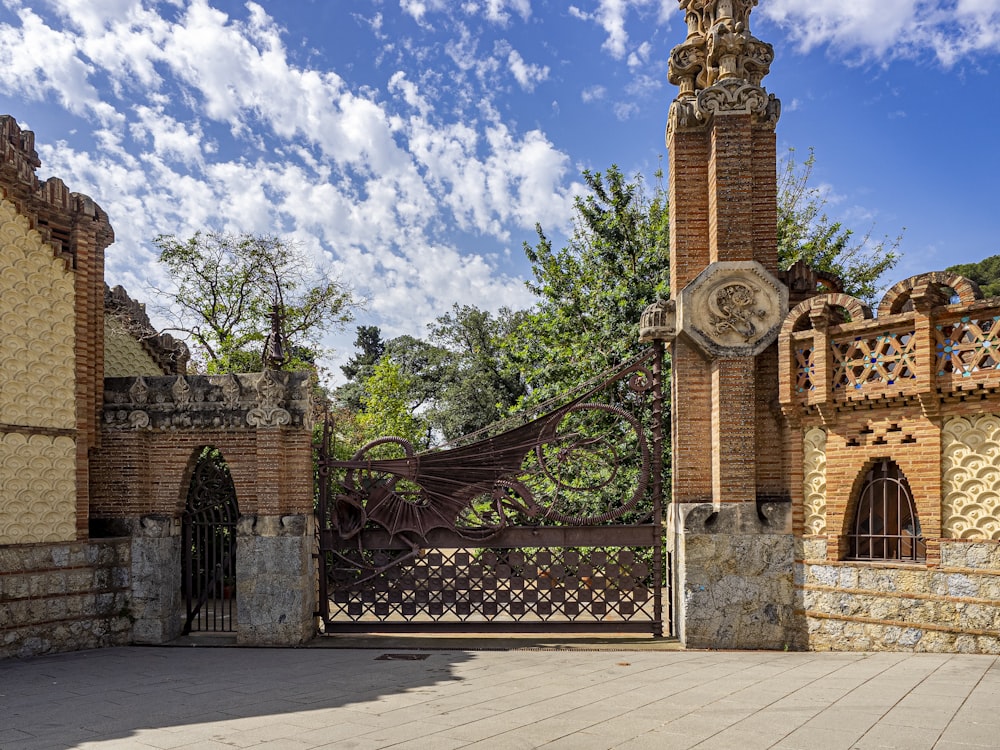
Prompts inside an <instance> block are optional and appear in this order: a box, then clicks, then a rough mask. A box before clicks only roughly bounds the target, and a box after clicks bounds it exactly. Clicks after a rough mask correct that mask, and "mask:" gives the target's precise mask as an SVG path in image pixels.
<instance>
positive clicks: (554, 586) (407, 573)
mask: <svg viewBox="0 0 1000 750" xmlns="http://www.w3.org/2000/svg"><path fill="white" fill-rule="evenodd" d="M354 554H358V553H356V552H355V553H354ZM362 554H364V553H362ZM651 555H652V551H651V550H650V549H649V548H621V547H604V548H590V549H558V548H540V549H506V550H494V549H488V548H487V549H473V548H467V549H455V550H436V551H433V552H428V553H426V554H424V555H419V556H416V557H414V558H412V559H409V560H407V561H406V562H405V563H402V564H400V565H398V566H395V567H392V568H390V569H388V570H386V571H385V572H383V573H381V574H379V575H377V576H375V577H374V578H369V579H367V580H363V581H360V582H357V583H352V582H350V581H349V578H350V577H351V575H352V573H354V572H356V571H357V570H359V569H360V566H358V567H356V568H350V567H348V559H347V556H346V555H345V557H344V559H342V562H343V563H345V564H344V566H343V567H341V568H339V570H338V569H337V568H336V567H335V568H334V573H333V581H332V583H334V584H335V585H334V587H333V593H332V596H331V610H330V617H331V618H336V619H341V618H346V619H347V620H349V621H351V622H366V621H377V622H380V623H392V622H406V623H410V622H442V621H446V622H480V623H487V622H494V621H496V620H498V619H506V620H512V621H514V622H538V623H543V622H552V621H561V622H573V621H578V620H582V619H591V618H599V619H601V620H603V621H605V622H629V621H632V620H635V619H637V618H641V619H642V620H644V621H647V620H649V619H651V618H654V617H655V614H656V613H655V611H654V610H655V607H656V601H655V596H654V592H655V589H656V588H657V587H659V586H662V583H663V582H662V581H654V575H653V565H652V559H651ZM338 573H339V575H338Z"/></svg>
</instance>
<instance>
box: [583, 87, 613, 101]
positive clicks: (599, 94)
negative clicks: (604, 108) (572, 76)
mask: <svg viewBox="0 0 1000 750" xmlns="http://www.w3.org/2000/svg"><path fill="white" fill-rule="evenodd" d="M607 93H608V90H607V89H606V88H605V87H604V86H590V87H588V88H585V89H584V90H583V91H581V92H580V98H581V99H582V100H583V101H584V102H586V103H588V104H589V103H590V102H596V101H600V100H601V99H603V98H604V97H605V95H607Z"/></svg>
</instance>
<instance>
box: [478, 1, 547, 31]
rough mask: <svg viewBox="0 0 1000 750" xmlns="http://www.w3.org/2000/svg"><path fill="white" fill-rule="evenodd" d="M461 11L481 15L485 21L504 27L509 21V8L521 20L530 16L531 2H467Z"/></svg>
mask: <svg viewBox="0 0 1000 750" xmlns="http://www.w3.org/2000/svg"><path fill="white" fill-rule="evenodd" d="M462 7H463V10H465V12H466V13H468V14H469V15H477V14H480V13H481V14H482V15H483V16H484V17H485V18H486V20H487V21H490V22H492V23H496V24H500V25H502V26H506V25H507V23H508V21H510V13H508V12H507V9H508V8H510V9H511V10H513V11H514V12H515V13H517V14H518V15H519V16H520V17H521V18H523V19H527V18H528V17H529V16H531V0H485V2H481V3H480V2H467V3H465V4H464V5H463V6H462Z"/></svg>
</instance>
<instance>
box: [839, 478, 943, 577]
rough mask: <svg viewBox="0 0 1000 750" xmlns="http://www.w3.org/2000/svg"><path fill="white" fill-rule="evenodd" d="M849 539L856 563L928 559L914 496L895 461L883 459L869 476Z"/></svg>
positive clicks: (849, 555)
mask: <svg viewBox="0 0 1000 750" xmlns="http://www.w3.org/2000/svg"><path fill="white" fill-rule="evenodd" d="M848 539H849V541H850V549H849V552H848V557H849V558H851V559H853V560H903V561H905V560H910V561H922V560H924V559H925V558H926V557H927V544H926V542H925V541H924V537H923V534H922V532H921V530H920V520H919V519H918V518H917V508H916V506H915V505H914V503H913V493H912V492H910V485H909V484H908V483H907V481H906V477H905V476H904V475H903V472H901V471H900V470H899V467H898V466H896V463H895V462H894V461H890V460H889V459H882V460H880V461H878V462H877V463H876V464H875V465H874V466H873V467H872V468H871V470H870V471H869V472H868V473H867V474H866V475H865V480H864V483H863V484H862V486H861V494H860V495H859V496H858V502H857V510H856V511H855V515H854V523H853V524H852V525H851V528H850V532H849V534H848Z"/></svg>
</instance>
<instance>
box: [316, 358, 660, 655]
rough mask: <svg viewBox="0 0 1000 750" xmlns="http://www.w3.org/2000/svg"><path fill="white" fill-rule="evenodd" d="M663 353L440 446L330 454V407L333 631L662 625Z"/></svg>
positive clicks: (327, 486)
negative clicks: (530, 413) (520, 417)
mask: <svg viewBox="0 0 1000 750" xmlns="http://www.w3.org/2000/svg"><path fill="white" fill-rule="evenodd" d="M662 358H663V350H662V346H661V345H660V344H655V345H654V347H653V348H651V349H649V350H648V351H647V352H645V353H644V354H643V355H641V356H640V357H638V358H637V359H636V360H633V361H632V362H630V363H628V364H627V365H626V366H624V367H623V368H621V369H620V370H619V371H618V372H616V373H614V374H613V375H611V376H610V377H608V378H606V379H604V380H602V381H600V382H599V383H597V384H596V385H595V384H593V383H591V384H589V387H586V389H585V390H584V391H583V392H582V393H581V394H578V395H576V396H575V397H572V398H571V400H569V401H568V403H564V404H562V405H560V406H558V408H555V409H553V410H551V411H549V412H548V413H545V414H542V415H541V416H534V417H533V418H530V421H526V422H524V423H522V424H520V425H518V426H516V427H514V428H512V429H509V430H507V431H506V432H502V433H500V434H486V435H483V434H476V435H472V436H469V437H468V438H465V439H463V440H462V441H461V442H459V443H456V444H453V445H452V446H451V447H448V448H446V449H441V450H433V451H427V452H422V453H415V452H414V451H413V449H412V447H411V446H410V444H409V443H408V442H406V441H404V440H401V439H399V438H393V437H387V438H381V439H379V440H376V441H374V442H372V443H369V444H368V445H366V446H365V447H363V448H362V449H361V450H359V451H358V452H357V453H356V454H355V455H354V456H353V457H352V458H351V459H350V460H346V461H337V460H333V458H332V457H331V450H330V445H331V439H332V434H331V431H332V427H331V425H330V422H329V421H327V424H326V427H325V429H324V437H323V440H322V443H321V445H320V449H319V455H318V460H317V475H318V482H319V492H318V495H319V499H318V506H317V512H318V515H319V557H320V580H319V586H320V590H319V599H320V610H321V611H320V612H319V614H320V615H321V617H322V619H323V621H324V624H325V629H326V631H327V632H337V631H339V632H360V631H366V630H375V629H377V630H379V631H384V630H410V631H414V630H420V631H426V630H432V629H452V630H463V631H470V630H486V629H494V630H499V631H506V632H517V631H551V632H555V631H562V630H577V631H597V630H605V629H610V630H616V631H652V633H653V634H654V635H656V636H660V635H663V626H664V612H663V603H664V598H663V596H664V586H665V585H666V580H667V577H666V576H665V575H664V567H665V565H664V550H663V543H662V540H663V529H662V489H663V476H662V475H663V471H662V468H661V467H662V460H661V459H662V451H663V445H662V436H663V430H662V422H663V398H662V387H661V385H662V384H661V366H662ZM386 451H392V452H394V455H393V456H392V457H380V456H381V455H384V454H385V452H386ZM666 601H667V602H669V596H668V597H667V598H666ZM668 606H669V605H668ZM666 619H667V622H668V623H669V614H668V615H667V616H666Z"/></svg>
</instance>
